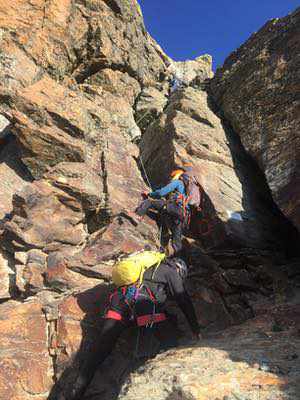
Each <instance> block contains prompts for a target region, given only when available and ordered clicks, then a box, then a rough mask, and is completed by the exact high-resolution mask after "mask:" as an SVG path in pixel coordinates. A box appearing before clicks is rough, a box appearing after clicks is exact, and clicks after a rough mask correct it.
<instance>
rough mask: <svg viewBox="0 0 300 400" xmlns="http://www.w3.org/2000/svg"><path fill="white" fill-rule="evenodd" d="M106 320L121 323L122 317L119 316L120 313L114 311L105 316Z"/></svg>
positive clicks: (109, 311)
mask: <svg viewBox="0 0 300 400" xmlns="http://www.w3.org/2000/svg"><path fill="white" fill-rule="evenodd" d="M104 318H106V319H115V320H117V321H121V320H122V315H121V314H119V313H118V312H116V311H114V310H108V311H107V313H106V314H105V317H104Z"/></svg>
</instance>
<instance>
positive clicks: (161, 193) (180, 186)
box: [149, 179, 186, 199]
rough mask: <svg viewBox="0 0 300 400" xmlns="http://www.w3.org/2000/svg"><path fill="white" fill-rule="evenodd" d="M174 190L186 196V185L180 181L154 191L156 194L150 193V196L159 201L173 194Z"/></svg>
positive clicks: (177, 180) (176, 180)
mask: <svg viewBox="0 0 300 400" xmlns="http://www.w3.org/2000/svg"><path fill="white" fill-rule="evenodd" d="M174 190H176V191H177V192H179V193H181V194H183V195H184V196H186V192H185V187H184V183H183V182H182V181H181V180H179V179H175V180H174V181H171V182H170V183H168V184H167V185H166V186H163V187H162V188H160V189H157V190H154V192H151V193H149V196H150V197H153V198H155V199H159V198H161V197H165V196H167V195H168V194H169V193H171V192H174Z"/></svg>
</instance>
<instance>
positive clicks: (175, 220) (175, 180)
mask: <svg viewBox="0 0 300 400" xmlns="http://www.w3.org/2000/svg"><path fill="white" fill-rule="evenodd" d="M183 173H184V170H183V169H176V170H174V171H173V172H172V173H171V181H170V183H168V184H167V185H166V186H164V187H162V188H160V189H157V190H155V191H153V192H150V193H148V194H144V196H145V197H146V199H145V200H144V201H143V202H142V203H141V204H140V205H139V206H138V207H137V209H136V210H135V213H136V214H137V215H138V216H140V217H142V216H144V215H146V214H147V212H148V211H149V210H150V209H152V210H153V209H154V210H156V211H159V212H160V217H161V226H162V242H163V243H162V244H163V247H167V244H168V242H169V238H168V231H169V230H170V231H171V234H172V247H173V250H174V255H178V256H179V255H180V253H181V251H182V231H183V229H184V228H185V227H186V226H187V225H188V221H189V215H190V210H189V205H188V204H186V202H185V199H186V190H185V184H184V182H183V181H182V180H181V179H180V177H181V176H182V175H183Z"/></svg>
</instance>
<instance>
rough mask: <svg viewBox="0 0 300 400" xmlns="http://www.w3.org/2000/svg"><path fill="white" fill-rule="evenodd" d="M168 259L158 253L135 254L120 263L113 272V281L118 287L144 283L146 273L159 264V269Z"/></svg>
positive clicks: (144, 252) (143, 252)
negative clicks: (164, 260)
mask: <svg viewBox="0 0 300 400" xmlns="http://www.w3.org/2000/svg"><path fill="white" fill-rule="evenodd" d="M165 257H166V255H165V254H164V253H159V252H158V251H142V252H140V253H134V254H131V255H130V256H128V257H126V258H125V259H123V260H121V261H118V262H117V263H116V264H115V266H114V267H113V270H112V281H113V283H114V284H115V285H116V286H118V287H119V286H125V285H126V286H127V285H131V284H133V283H136V282H138V284H139V285H140V284H141V283H142V281H143V276H144V272H145V271H146V270H147V269H148V268H151V267H152V266H154V265H155V264H157V267H158V266H159V264H160V263H161V262H162V260H163V259H164V258H165Z"/></svg>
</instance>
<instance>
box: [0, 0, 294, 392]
mask: <svg viewBox="0 0 300 400" xmlns="http://www.w3.org/2000/svg"><path fill="white" fill-rule="evenodd" d="M298 28H299V12H297V11H296V12H295V13H294V14H292V15H290V16H288V17H286V18H284V19H282V20H276V21H273V22H271V23H268V24H267V25H266V26H265V27H264V28H263V29H262V30H261V31H259V32H258V33H257V34H255V35H254V36H253V37H252V38H250V39H249V41H248V42H247V43H246V44H245V45H244V46H242V47H241V48H240V49H239V50H238V51H237V52H236V53H234V54H233V55H231V56H230V57H229V59H228V60H227V61H226V62H225V64H224V67H223V69H221V70H220V71H218V72H217V74H216V76H215V77H214V78H213V73H212V69H211V57H210V56H208V55H203V56H200V57H198V58H197V59H195V60H191V61H187V62H175V61H173V60H171V59H170V58H169V57H168V56H167V55H166V54H165V53H164V52H163V50H162V49H161V48H160V47H159V46H158V45H157V43H156V42H155V41H154V40H153V39H152V38H151V37H150V35H149V34H148V33H147V31H146V30H145V27H144V23H143V18H142V15H141V11H140V8H139V6H138V3H137V2H136V0H97V1H96V0H90V1H80V0H64V1H62V0H59V1H58V0H51V1H40V0H34V1H29V0H18V1H15V2H13V4H9V3H8V2H5V1H0V43H1V46H0V77H1V79H0V145H1V150H0V171H1V178H2V179H1V183H0V218H1V220H0V235H1V244H0V278H1V281H0V299H1V304H0V318H1V324H0V330H1V351H0V371H1V374H0V398H1V399H2V398H3V399H11V400H20V399H22V400H31V399H33V398H35V399H40V400H42V399H46V398H48V397H49V393H50V392H51V395H53V393H54V391H53V390H52V391H51V388H52V387H53V385H54V383H55V382H58V383H59V384H60V385H64V374H63V371H64V370H65V369H66V368H71V370H73V371H74V373H75V372H76V365H77V364H76V363H78V357H77V356H78V355H82V354H84V351H85V350H86V349H87V348H89V347H91V346H92V345H93V342H94V341H95V340H97V335H98V330H99V326H100V324H101V318H100V316H101V312H102V311H103V308H104V304H105V302H106V298H107V294H108V292H109V291H110V289H111V287H110V275H111V268H112V265H113V263H114V261H115V260H116V259H117V258H118V257H119V256H120V255H123V254H128V253H131V252H133V251H136V250H140V249H143V248H144V247H145V245H151V246H152V247H153V248H158V246H159V234H158V229H157V226H156V224H155V221H153V220H151V219H150V218H145V219H144V220H143V221H142V222H140V223H137V221H135V220H134V218H133V217H132V211H133V210H134V208H135V207H136V206H137V204H138V203H139V201H140V193H141V191H142V190H145V189H149V185H151V187H152V188H153V187H157V186H160V185H162V184H164V183H165V182H166V181H167V179H168V176H169V173H170V171H171V170H172V169H173V168H174V167H176V166H177V165H180V164H181V163H182V161H183V160H184V161H189V162H191V163H192V164H193V166H194V169H195V172H196V174H197V177H198V179H199V182H200V183H201V184H202V186H203V188H204V191H205V203H204V204H205V208H204V212H203V215H201V216H196V217H195V218H194V219H193V221H192V225H191V229H190V232H188V233H187V237H186V238H185V242H184V246H185V251H186V257H187V260H188V261H189V263H190V266H191V270H190V276H189V279H188V287H189V291H190V294H191V296H192V298H193V302H194V303H195V306H196V310H197V313H198V317H199V320H200V322H201V324H202V325H203V326H204V327H205V328H204V330H203V332H204V334H205V335H206V337H207V338H208V339H207V340H208V341H207V342H205V343H206V344H205V346H207V348H214V349H215V352H211V353H210V352H209V351H208V352H206V350H203V346H200V347H201V348H198V346H196V347H193V348H190V349H189V348H188V349H185V350H179V351H178V353H177V351H174V353H173V355H172V354H165V355H163V356H160V358H158V359H157V361H156V359H155V360H154V361H152V363H154V364H155V365H157V367H156V366H152V364H151V363H150V364H149V366H147V367H146V373H145V374H144V375H143V376H142V378H141V380H140V386H139V385H137V390H141V391H142V392H141V393H143V387H145V383H144V381H143V379H145V380H148V379H151V380H154V379H155V380H157V379H158V378H157V376H156V375H155V374H156V372H154V373H153V375H151V376H150V378H149V377H148V375H149V373H148V371H149V368H150V370H152V368H154V369H155V368H157V370H158V372H157V373H158V374H160V372H159V371H164V368H165V367H161V365H162V364H164V365H165V366H168V365H172V363H174V362H175V361H174V359H176V358H177V357H179V356H180V357H182V359H183V360H186V361H183V364H184V365H186V367H185V368H187V369H190V368H192V367H191V364H189V363H188V358H189V354H192V353H193V357H194V356H195V357H196V359H197V360H198V361H199V362H200V363H201V364H202V363H204V364H205V363H207V362H208V360H209V359H210V358H209V357H216V362H217V360H218V359H220V360H221V359H223V358H224V357H223V356H224V351H227V352H229V353H230V352H231V351H232V347H233V346H235V344H231V345H229V344H228V343H227V339H226V338H227V336H226V334H224V335H225V336H224V337H222V338H221V337H219V339H216V338H213V337H212V339H210V337H211V335H215V332H217V331H220V330H221V329H225V328H228V327H229V326H231V325H234V324H239V323H242V322H244V321H245V320H247V319H249V318H253V317H254V316H257V318H261V324H267V323H271V322H272V323H274V321H275V320H276V321H277V320H278V318H279V317H278V318H277V317H276V315H277V314H276V313H277V312H279V311H278V310H277V309H276V310H275V311H274V310H273V309H272V306H271V305H269V308H265V309H264V312H260V311H259V310H261V308H259V304H260V302H262V301H265V300H262V299H265V297H267V296H273V297H272V299H273V301H275V300H276V302H277V303H278V302H282V301H283V300H284V299H285V296H286V294H287V293H288V294H289V295H290V297H289V301H291V298H292V297H293V295H295V294H296V291H297V285H299V263H298V262H297V261H293V262H292V261H291V260H288V257H291V256H292V255H293V256H294V255H296V254H297V250H298V249H297V243H299V236H298V235H299V233H298V231H297V227H298V228H299V221H298V219H297V218H298V214H299V212H297V205H298V204H299V192H298V191H297V185H296V183H297V182H298V180H299V174H298V173H297V165H298V164H297V163H298V162H299V146H298V144H299V143H298V142H299V141H298V139H299V138H298V136H297V134H296V133H297V130H296V127H297V122H298V120H297V118H298V115H297V113H296V111H297V107H298V106H299V102H298V103H297V101H298V99H297V84H299V79H298V78H299V77H298V75H297V74H298V70H297V62H298V61H299V60H298V58H297V57H296V52H295V53H293V51H292V49H295V51H296V49H297V46H299V29H298ZM174 75H175V76H177V77H178V78H180V80H181V81H182V83H183V85H182V87H180V88H177V90H175V91H173V90H172V87H171V85H170V78H171V77H172V76H174ZM241 81H243V86H242V85H241ZM233 87H234V88H235V90H232V88H233ZM242 87H243V89H242ZM279 109H280V111H279ZM283 109H284V110H283ZM249 118H250V119H249ZM258 121H264V125H263V129H262V125H259V124H261V122H258ZM283 138H287V139H286V140H284V139H283ZM261 140H262V141H261ZM279 149H280V151H279ZM298 169H299V168H298ZM298 211H299V210H298ZM293 301H294V300H293ZM172 307H175V306H174V305H173V306H172ZM282 307H283V310H290V309H292V310H293V311H291V317H290V319H292V318H294V320H295V323H296V324H297V323H298V319H297V318H298V317H297V315H298V314H297V312H298V311H297V310H298V309H297V304H295V302H294V303H293V304H292V305H290V306H288V305H285V306H282ZM284 307H286V308H284ZM266 310H267V311H266ZM270 310H271V311H270ZM175 312H177V310H176V309H175ZM267 312H270V313H272V312H273V313H274V315H275V316H274V318H273V319H272V320H271V322H270V321H269V322H268V321H263V317H264V313H267ZM284 312H285V311H284ZM286 312H287V311H286ZM280 315H281V314H280ZM287 315H289V314H288V312H287ZM276 318H277V319H276ZM279 319H280V318H279ZM290 319H288V321H285V322H284V324H283V325H284V327H283V330H284V332H285V333H284V335H285V334H286V335H289V334H290V333H291V337H292V338H293V339H292V340H295V343H294V344H293V345H294V346H297V343H298V342H297V327H295V326H293V329H292V330H290V329H285V326H288V327H289V323H290ZM178 322H179V328H180V329H181V332H182V334H181V336H182V341H183V343H185V345H186V346H187V347H189V345H188V343H189V342H188V341H189V332H188V328H187V326H186V325H185V321H184V319H183V318H182V316H181V315H179V318H178ZM250 324H251V323H250ZM253 324H255V322H253ZM251 326H252V325H251ZM251 326H250V327H249V332H252V331H251V329H252V328H251ZM264 326H265V325H264ZM229 329H233V328H229ZM241 329H245V331H244V332H246V334H247V332H248V325H245V328H241ZM264 329H265V330H266V329H269V325H268V328H265V327H264V328H262V331H264ZM229 332H231V331H229ZM262 334H264V333H262ZM134 335H135V332H129V333H128V335H127V336H126V337H125V338H123V339H121V342H120V344H119V346H118V347H117V349H116V351H115V352H114V353H113V354H112V355H111V357H110V358H109V360H107V362H106V363H105V364H104V365H103V366H102V367H101V368H100V369H99V371H98V373H97V377H96V378H95V382H94V383H93V384H92V386H91V388H90V391H91V393H92V394H93V396H94V397H93V398H95V399H100V398H101V399H112V398H117V396H118V393H119V391H120V385H121V384H122V382H123V381H124V377H126V376H127V375H128V372H129V371H130V370H131V369H132V359H131V357H128V354H131V353H132V349H133V348H134V343H135V339H134V338H135V336H134ZM236 337H237V341H238V340H240V339H239V338H241V343H244V342H243V341H244V340H246V339H245V337H244V334H242V333H241V332H239V331H237V336H236ZM284 337H285V336H284ZM294 338H296V339H294ZM285 340H288V339H285ZM247 343H248V344H247V345H249V346H250V348H251V346H255V332H254V336H253V341H251V340H250V339H249V341H248V342H247ZM276 343H277V342H276ZM276 343H275V344H274V346H275V347H274V346H273V347H272V346H271V350H270V351H273V352H276V349H277V347H276V346H277V344H276ZM222 346H223V347H222ZM230 346H231V347H230ZM245 346H246V345H245ZM241 347H243V345H241ZM220 348H222V349H223V350H222V351H223V352H222V351H219V350H218V349H220ZM247 349H248V347H247V346H246V347H245V349H243V351H244V353H245V354H246V352H247V351H248V350H247ZM237 351H238V350H237ZM256 351H257V352H259V346H258V347H257V349H256ZM244 353H243V354H242V353H240V354H237V353H235V355H233V357H243V359H244V357H246V356H245V354H244ZM290 353H291V354H290ZM290 353H289V356H290V357H293V354H294V353H293V352H292V350H291V352H290ZM192 359H193V358H192ZM293 360H296V358H295V359H294V358H292V362H293V363H295V368H296V364H297V360H296V361H293ZM198 361H197V362H198ZM220 362H221V361H220ZM226 362H227V361H226ZM245 362H246V363H247V362H248V361H247V360H246V359H245ZM274 362H275V363H276V362H277V361H274ZM161 363H162V364H161ZM228 363H229V361H228ZM229 364H230V363H229ZM229 364H228V365H229ZM193 365H194V364H193ZM205 365H206V364H205ZM226 365H227V364H226ZM291 365H292V366H294V364H291ZM297 365H298V364H297ZM108 366H109V368H108ZM208 367H209V366H208ZM208 367H207V368H208ZM229 367H230V368H231V367H232V363H231V364H230V366H229ZM229 367H228V368H229ZM244 367H245V365H243V366H242V367H241V368H240V366H238V367H236V373H237V377H236V378H235V379H236V380H237V381H239V380H240V377H241V376H242V374H243V373H244V369H243V368H244ZM298 367H299V366H298ZM298 367H297V368H298ZM224 368H225V367H224ZM226 368H227V367H226ZM233 368H235V366H234V367H233ZM142 369H143V367H142ZM197 371H198V370H197ZM223 372H224V371H223ZM223 372H222V371H217V372H214V371H213V370H212V372H211V374H213V376H215V374H221V375H222V374H223ZM250 372H251V373H249V377H250V378H249V379H251V376H252V375H253V376H254V375H255V377H257V374H258V373H256V372H255V371H254V370H251V371H250ZM277 372H278V371H277ZM277 372H276V371H275V372H274V371H273V372H272V373H273V375H272V376H271V375H270V374H269V375H268V374H267V376H266V379H267V380H266V382H274V385H275V386H276V385H277V386H276V387H278V391H280V387H283V386H284V385H283V383H282V382H286V381H287V380H285V378H282V380H281V378H277V375H278V374H277ZM139 373H140V372H138V374H139ZM200 373H201V374H202V373H203V370H201V371H200V370H199V371H198V372H197V374H200ZM224 373H225V372H224ZM251 374H252V375H251ZM274 374H275V375H274ZM176 376H177V374H175V377H176ZM222 376H223V375H222ZM230 376H231V375H230ZM173 378H174V377H173V376H171V375H170V376H168V378H167V381H168V382H171V380H172V379H173ZM227 378H228V379H229V378H230V377H229V375H228V377H227ZM227 378H226V379H227ZM130 379H133V380H134V379H136V378H135V375H133V378H130ZM174 379H175V378H174ZM176 379H177V378H176ZM178 379H179V378H178ZM180 379H181V378H180ZM180 379H179V382H180V384H179V386H178V385H177V386H176V388H177V389H178V390H177V389H176V390H175V389H174V390H175V392H174V390H173V389H172V388H173V386H172V388H171V386H168V385H169V384H168V383H167V384H166V385H167V386H166V390H165V391H164V392H163V394H159V396H160V397H158V398H162V399H171V398H172V399H173V398H178V399H180V398H181V399H185V398H197V399H198V398H201V399H209V398H210V397H205V394H203V393H204V392H205V390H206V393H208V392H209V391H210V389H209V388H210V387H211V385H212V382H211V381H209V378H208V377H206V378H205V379H207V386H206V389H205V387H203V388H201V387H200V386H201V385H200V383H199V384H196V386H197V385H198V386H197V389H195V390H197V391H199V390H200V389H201V390H202V389H203V390H202V392H203V393H202V392H201V390H200V392H201V396H202V397H201V396H200V394H199V395H198V394H197V396H198V397H197V396H196V395H195V394H193V393H194V392H193V393H192V392H188V393H186V391H185V389H184V390H181V386H182V383H181V381H180ZM183 379H185V378H183ZM191 379H192V380H194V379H195V378H194V377H191ZM220 379H221V378H220ZM230 379H231V378H230ZM255 379H256V378H255ZM287 379H289V378H287ZM158 381H159V380H158ZM243 382H244V381H243ZM289 382H290V385H292V388H291V390H290V391H289V392H287V393H288V394H287V396H290V397H286V398H289V399H293V398H294V397H292V394H291V393H293V390H296V389H295V387H296V386H295V382H294V376H291V379H290V380H289ZM243 384H244V383H243ZM126 385H127V386H126V387H125V388H124V389H123V391H122V393H123V394H121V395H120V396H121V398H123V397H124V396H125V395H124V393H125V391H126V392H128V394H127V395H126V396H129V397H124V398H128V399H130V398H131V397H130V396H132V394H130V393H131V391H132V390H135V389H131V388H130V386H128V385H130V384H129V383H127V384H126ZM187 385H188V386H190V385H191V380H187ZM199 385H200V386H199ZM247 385H248V383H247V382H246V383H245V387H247V388H248V386H249V385H248V386H247ZM268 385H269V383H267V384H266V385H265V386H264V388H267V389H266V390H268ZM270 385H272V383H270ZM139 387H140V388H141V389H139ZM199 388H200V389H199ZM230 388H231V386H229V388H227V389H226V390H225V389H224V391H223V392H220V393H221V394H220V393H217V392H216V395H215V397H211V398H213V399H214V400H215V399H217V398H218V396H219V397H220V396H221V395H222V396H223V398H224V396H227V395H231V396H234V393H233V391H232V390H233V389H232V390H231V389H230ZM147 390H148V389H147ZM172 390H173V392H172ZM247 390H248V389H247ZM264 390H265V389H264ZM200 392H199V393H200ZM282 392H284V390H282ZM180 393H181V394H180ZM195 393H196V392H195ZM197 393H198V392H197ZM232 393H233V394H232ZM266 393H267V394H266V396H268V393H269V392H268V391H267V392H266ZM274 393H275V394H274V396H276V395H277V394H278V393H279V392H276V391H275V392H274ZM237 395H238V396H239V395H240V394H239V393H237ZM122 396H123V397H122ZM137 396H140V397H141V396H145V395H143V394H137ZM172 396H173V397H172ZM176 396H177V397H176ZM180 396H181V397H180ZM191 396H194V397H191ZM195 396H196V397H195ZM199 396H200V397H199ZM207 396H208V395H207ZM149 398H151V397H149ZM153 398H154V397H153ZM155 398H157V397H155ZM221 398H222V397H221ZM262 398H263V397H262ZM266 398H268V397H266ZM269 398H270V397H269ZM274 398H276V397H274ZM283 398H285V397H283ZM295 399H296V397H295Z"/></svg>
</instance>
